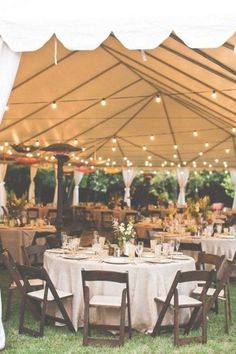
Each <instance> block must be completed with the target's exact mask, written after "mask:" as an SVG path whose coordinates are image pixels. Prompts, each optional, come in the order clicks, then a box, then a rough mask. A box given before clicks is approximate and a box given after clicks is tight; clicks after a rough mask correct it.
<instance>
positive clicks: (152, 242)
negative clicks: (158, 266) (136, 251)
mask: <svg viewBox="0 0 236 354" xmlns="http://www.w3.org/2000/svg"><path fill="white" fill-rule="evenodd" d="M156 244H157V240H150V246H151V250H152V251H153V252H154V251H155V247H156Z"/></svg>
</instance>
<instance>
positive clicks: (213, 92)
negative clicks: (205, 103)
mask: <svg viewBox="0 0 236 354" xmlns="http://www.w3.org/2000/svg"><path fill="white" fill-rule="evenodd" d="M211 97H212V98H213V99H214V100H215V99H216V98H217V93H216V90H213V91H212V93H211Z"/></svg>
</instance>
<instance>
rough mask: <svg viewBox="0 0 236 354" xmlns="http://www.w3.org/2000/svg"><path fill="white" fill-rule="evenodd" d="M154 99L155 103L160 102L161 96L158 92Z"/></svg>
mask: <svg viewBox="0 0 236 354" xmlns="http://www.w3.org/2000/svg"><path fill="white" fill-rule="evenodd" d="M155 101H156V102H157V103H160V102H161V96H160V94H159V93H158V94H157V95H156V98H155Z"/></svg>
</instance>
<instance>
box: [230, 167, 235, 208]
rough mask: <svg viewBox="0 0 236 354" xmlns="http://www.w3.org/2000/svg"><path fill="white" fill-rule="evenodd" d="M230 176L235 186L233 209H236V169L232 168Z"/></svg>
mask: <svg viewBox="0 0 236 354" xmlns="http://www.w3.org/2000/svg"><path fill="white" fill-rule="evenodd" d="M230 176H231V181H232V183H233V185H234V200H233V205H232V209H236V168H232V170H230Z"/></svg>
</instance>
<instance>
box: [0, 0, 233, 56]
mask: <svg viewBox="0 0 236 354" xmlns="http://www.w3.org/2000/svg"><path fill="white" fill-rule="evenodd" d="M26 9H27V11H26ZM91 9H92V10H91ZM235 26H236V13H235V0H225V1H220V0H216V1H214V3H213V2H212V1H204V0H198V1H195V2H194V1H189V0H179V1H173V0H165V1H164V2H163V1H162V2H161V3H159V2H157V1H156V0H148V1H147V2H146V1H136V0H129V1H119V0H117V1H109V0H99V1H97V0H87V1H84V2H83V4H81V2H80V1H78V0H67V1H58V0H57V1H56V0H51V1H47V2H46V1H32V0H7V1H4V2H2V4H1V11H0V34H1V35H2V36H3V38H4V40H5V41H6V42H7V43H8V45H9V46H10V47H11V49H13V50H14V51H33V50H37V49H39V48H40V47H42V46H43V45H44V44H45V43H46V42H47V41H48V39H49V38H50V37H51V36H52V35H53V34H54V33H56V36H57V38H58V39H59V41H61V42H62V43H63V45H64V46H65V47H67V48H68V49H70V50H92V49H95V48H97V47H98V46H99V45H100V44H101V43H102V42H103V41H104V40H105V39H106V38H107V37H108V36H109V34H110V33H111V32H113V33H114V35H115V37H116V38H118V40H120V41H121V42H122V44H123V45H124V46H125V47H126V48H128V49H152V48H156V47H158V45H159V44H160V43H162V42H163V41H164V40H165V39H166V38H167V37H168V36H169V35H170V33H171V32H172V31H174V32H175V33H176V35H177V36H178V37H180V38H181V39H182V40H183V41H184V42H185V43H186V44H187V45H188V46H190V47H193V48H212V47H219V46H220V45H221V44H223V43H224V42H226V40H227V39H228V38H230V37H231V36H232V35H233V34H234V32H235V29H236V27H235Z"/></svg>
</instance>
